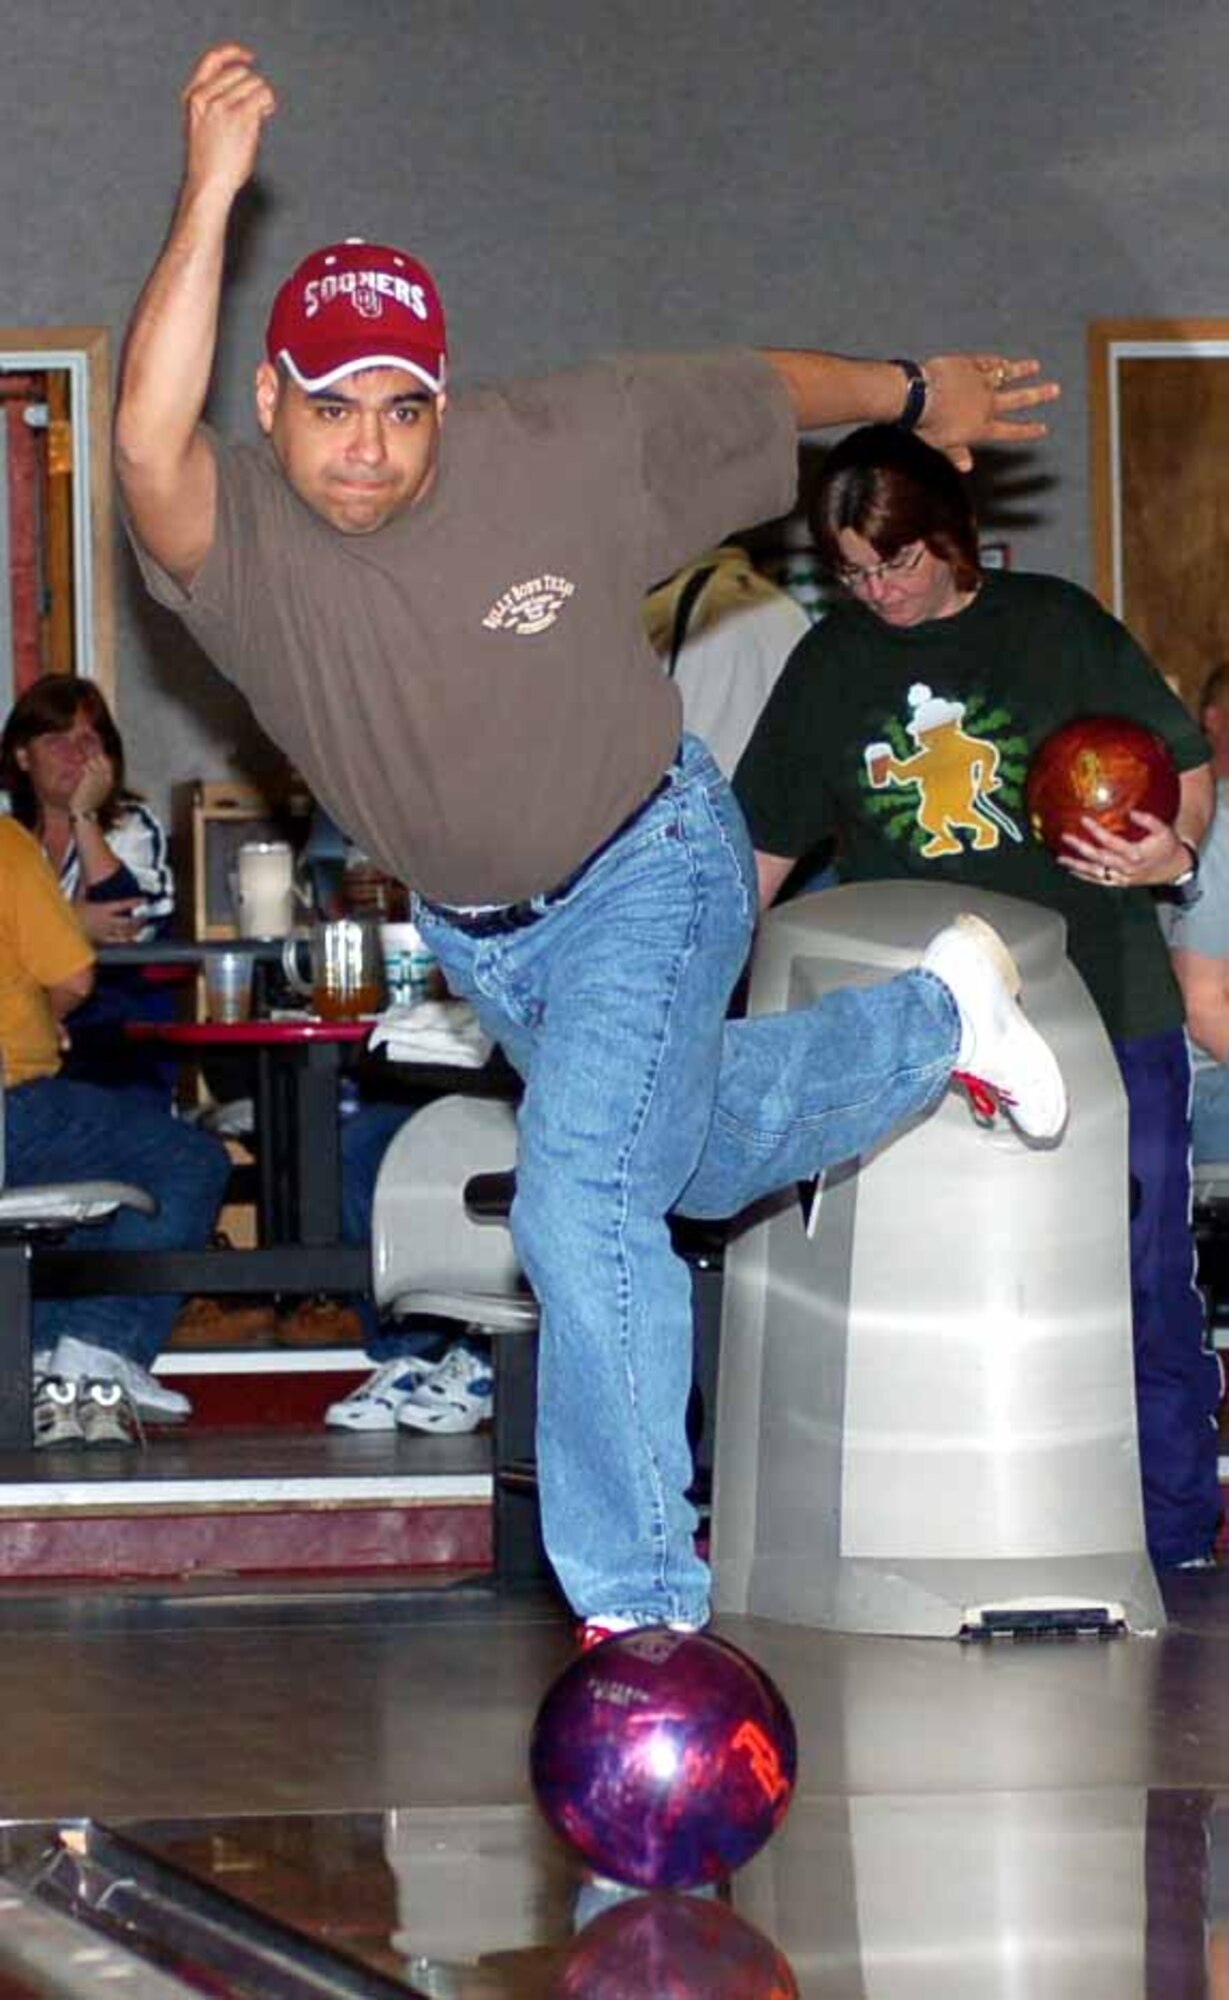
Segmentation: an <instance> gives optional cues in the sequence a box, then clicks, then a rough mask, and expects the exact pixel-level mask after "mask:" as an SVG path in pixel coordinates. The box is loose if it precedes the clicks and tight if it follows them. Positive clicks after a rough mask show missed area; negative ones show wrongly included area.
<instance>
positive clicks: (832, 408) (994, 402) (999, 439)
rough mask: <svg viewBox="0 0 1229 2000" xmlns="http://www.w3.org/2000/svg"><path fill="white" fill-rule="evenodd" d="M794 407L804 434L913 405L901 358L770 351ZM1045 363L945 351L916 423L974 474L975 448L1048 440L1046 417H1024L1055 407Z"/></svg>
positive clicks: (930, 369)
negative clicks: (1042, 376)
mask: <svg viewBox="0 0 1229 2000" xmlns="http://www.w3.org/2000/svg"><path fill="white" fill-rule="evenodd" d="M760 351H761V353H762V354H763V356H764V359H765V360H766V361H769V362H771V364H772V366H773V367H774V368H775V369H776V371H777V374H778V375H779V376H780V377H781V380H782V382H783V383H784V385H785V388H786V391H787V393H788V395H789V398H790V401H791V402H792V403H793V406H794V415H795V418H796V420H797V424H798V428H799V430H800V431H809V430H822V429H824V428H826V427H827V426H828V425H831V424H842V425H844V424H867V423H871V424H873V423H881V424H892V423H899V422H900V421H901V419H902V417H903V416H904V415H905V413H906V410H907V409H908V408H909V398H910V393H911V392H910V381H909V378H908V376H907V374H906V371H905V370H904V369H903V368H902V367H901V364H900V362H899V361H859V360H854V359H851V358H850V357H848V356H846V355H841V354H823V353H819V352H813V351H807V350H802V349H786V348H763V349H761V350H760ZM1039 373H1040V363H1039V362H1037V361H1013V360H1011V359H1009V358H1008V356H1006V355H1002V354H944V355H938V356H935V357H934V358H933V359H931V360H930V361H925V362H923V363H922V364H921V384H920V389H917V390H914V391H913V392H912V393H913V395H914V397H915V399H916V397H917V395H919V394H920V395H921V396H922V398H923V400H922V404H921V410H920V414H919V415H918V416H917V418H916V421H915V422H914V423H913V424H911V426H910V427H911V428H915V429H916V431H917V434H918V436H919V437H920V438H922V439H923V440H924V441H925V442H926V443H927V444H929V445H933V446H934V447H935V448H936V450H938V451H943V452H946V453H947V456H948V457H949V458H950V459H951V460H952V462H953V464H955V465H957V466H959V467H960V469H961V471H962V472H963V471H967V470H968V468H969V466H970V465H971V464H972V463H973V454H972V452H971V450H970V449H969V447H970V446H971V445H975V444H1027V443H1028V442H1029V441H1030V440H1032V439H1034V438H1040V437H1044V436H1045V434H1046V431H1047V429H1048V426H1047V425H1046V424H1045V423H1044V422H1042V421H1041V420H1040V419H1032V420H1029V421H1022V419H1021V414H1020V413H1021V412H1024V411H1027V410H1032V409H1036V408H1038V407H1039V406H1040V405H1041V404H1043V403H1051V402H1053V401H1054V399H1055V397H1056V396H1058V395H1059V393H1060V391H1059V387H1058V384H1057V383H1056V382H1037V381H1033V380H1032V379H1031V378H1032V377H1034V376H1036V375H1038V374H1039Z"/></svg>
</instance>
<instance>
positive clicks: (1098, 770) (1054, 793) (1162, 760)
mask: <svg viewBox="0 0 1229 2000" xmlns="http://www.w3.org/2000/svg"><path fill="white" fill-rule="evenodd" d="M1178 796H1179V783H1178V769H1177V765H1176V764H1175V763H1174V760H1173V754H1172V752H1171V751H1170V748H1169V746H1168V744H1167V743H1165V742H1163V741H1162V739H1161V738H1160V737H1159V736H1158V735H1156V733H1155V731H1153V730H1151V729H1146V728H1145V727H1144V725H1143V723H1142V722H1132V721H1131V719H1130V717H1129V716H1125V715H1089V716H1083V717H1081V718H1079V719H1078V720H1077V721H1075V722H1065V723H1064V724H1063V726H1062V728H1061V729H1055V730H1054V731H1053V732H1052V734H1051V735H1049V736H1047V737H1046V739H1045V741H1044V742H1043V743H1042V744H1041V745H1040V746H1039V747H1038V749H1037V750H1036V752H1035V753H1034V756H1033V761H1032V763H1031V764H1030V766H1029V773H1028V780H1027V783H1026V786H1025V802H1026V805H1027V807H1028V816H1029V823H1030V825H1031V826H1032V829H1033V832H1034V834H1035V835H1036V837H1037V839H1038V840H1042V841H1044V842H1045V845H1046V846H1047V847H1048V848H1049V849H1050V850H1051V852H1052V853H1054V854H1060V853H1068V854H1069V853H1070V851H1071V850H1070V849H1069V848H1064V846H1063V835H1064V834H1066V833H1076V834H1085V833H1086V832H1087V829H1086V828H1085V827H1083V826H1081V824H1080V822H1081V820H1082V819H1084V818H1088V819H1093V820H1096V822H1097V823H1098V825H1099V826H1103V827H1104V828H1105V829H1106V831H1107V832H1109V833H1114V834H1118V835H1120V836H1121V837H1122V838H1123V839H1125V840H1138V839H1139V838H1140V837H1141V835H1142V833H1143V831H1144V829H1143V828H1142V827H1140V826H1137V825H1136V824H1135V823H1134V821H1133V820H1132V818H1131V814H1132V813H1133V812H1147V813H1153V814H1155V816H1156V818H1157V819H1161V820H1164V821H1166V823H1169V822H1171V821H1172V820H1173V819H1174V817H1175V815H1176V813H1177V810H1178Z"/></svg>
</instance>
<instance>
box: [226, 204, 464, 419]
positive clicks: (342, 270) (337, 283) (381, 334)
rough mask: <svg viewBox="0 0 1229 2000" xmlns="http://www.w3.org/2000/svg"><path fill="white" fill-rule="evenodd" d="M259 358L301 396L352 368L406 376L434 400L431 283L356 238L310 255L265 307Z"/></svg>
mask: <svg viewBox="0 0 1229 2000" xmlns="http://www.w3.org/2000/svg"><path fill="white" fill-rule="evenodd" d="M265 351H266V353H267V354H268V357H269V360H270V361H271V362H272V363H273V364H274V366H275V367H276V365H277V363H278V362H279V361H280V362H283V363H284V364H285V366H286V367H287V368H288V369H289V371H290V373H291V374H292V375H293V376H294V379H295V381H296V382H297V383H298V384H299V387H300V388H301V389H327V388H328V387H329V385H330V383H333V382H340V381H341V379H342V377H343V376H344V375H353V374H355V373H356V371H357V370H358V369H360V368H406V369H408V370H409V372H410V374H411V375H417V377H418V379H419V381H420V382H424V383H425V384H426V386H427V388H428V389H430V390H431V392H432V394H433V395H438V394H439V392H440V390H441V389H442V388H443V386H444V378H445V375H446V372H447V364H448V336H447V331H446V329H445V326H444V308H443V306H442V305H441V304H440V295H439V292H438V290H437V288H436V283H435V279H434V278H433V277H432V276H431V273H430V271H428V269H427V267H426V265H425V264H420V263H419V262H418V259H417V258H416V257H411V256H410V255H409V254H408V252H407V251H405V250H393V249H390V248H389V247H388V245H386V244H380V243H365V242H364V241H363V239H362V237H361V236H349V237H347V238H346V241H345V242H344V243H331V244H328V245H327V246H326V247H325V248H324V249H323V250H313V251H312V254H311V256H310V257H305V258H304V259H303V262H302V263H301V264H300V265H299V266H298V269H297V270H295V271H292V272H291V274H290V276H289V277H288V278H287V280H286V282H285V284H284V285H283V286H282V288H281V290H280V292H279V293H278V295H277V297H276V298H275V299H274V301H273V311H272V312H271V313H270V315H269V326H268V331H267V332H266V335H265Z"/></svg>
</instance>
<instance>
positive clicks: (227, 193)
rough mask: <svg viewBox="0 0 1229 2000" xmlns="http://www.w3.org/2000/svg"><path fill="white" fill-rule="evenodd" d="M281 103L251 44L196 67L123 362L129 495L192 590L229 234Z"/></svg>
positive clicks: (149, 533)
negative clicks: (179, 164)
mask: <svg viewBox="0 0 1229 2000" xmlns="http://www.w3.org/2000/svg"><path fill="white" fill-rule="evenodd" d="M276 102H277V100H276V98H275V97H274V94H273V91H272V89H271V87H270V85H269V84H268V83H266V81H265V79H264V78H263V77H262V76H261V75H260V74H259V72H258V71H257V70H256V69H255V68H254V67H253V59H252V52H251V50H250V49H247V48H244V47H243V46H242V44H241V43H238V42H224V43H221V44H219V45H218V46H217V47H215V48H212V49H209V50H208V51H207V52H206V53H205V55H203V56H202V57H201V59H200V61H199V62H198V64H197V65H196V68H195V69H194V71H193V73H192V75H191V77H190V78H189V79H188V83H187V87H186V88H185V90H184V93H183V104H184V116H185V165H184V177H183V182H182V185H181V187H180V191H179V199H178V202H177V204H176V208H175V214H174V217H173V219H172V222H171V228H170V234H169V235H168V237H167V240H166V243H165V245H164V247H163V250H162V253H161V255H160V256H159V258H158V261H157V263H156V264H155V266H154V268H153V271H152V272H151V273H150V276H149V279H148V280H147V282H146V285H145V288H144V290H143V292H142V293H141V296H140V298H139V299H138V301H137V304H136V308H135V310H134V312H133V315H132V319H131V321H130V323H129V327H128V334H127V338H126V340H125V344H124V353H123V356H122V359H121V363H120V379H119V393H118V399H117V403H116V419H115V470H116V476H117V478H118V480H119V485H120V491H121V493H122V494H123V498H124V502H125V505H126V506H127V509H128V512H129V514H130V516H131V518H132V523H133V526H134V528H135V529H136V533H137V535H138V537H139V539H140V541H141V543H142V545H143V547H145V548H146V549H148V551H149V553H150V555H151V556H152V557H153V558H154V560H155V562H157V563H159V564H160V565H161V566H162V568H164V569H165V570H167V571H169V573H170V574H171V575H172V576H173V577H174V578H175V579H176V581H177V582H178V583H181V584H183V585H184V586H185V587H186V586H188V585H190V584H191V582H192V579H193V578H194V577H195V575H196V573H197V571H198V570H199V569H200V566H201V564H202V563H203V562H204V560H205V557H206V556H207V555H208V553H209V550H210V548H211V546H212V544H213V536H214V525H215V517H216V507H217V472H216V468H215V465H214V458H213V450H212V447H211V445H210V443H209V440H208V438H207V437H206V435H205V433H204V432H203V431H202V429H201V427H200V426H201V417H202V415H203V412H204V408H205V399H206V396H207V395H208V392H209V379H210V376H211V374H212V372H213V363H214V355H215V352H216V348H217V335H218V313H219V309H220V306H221V297H222V277H223V265H224V258H225V250H226V230H227V225H228V223H229V221H230V214H231V210H232V208H233V207H234V204H235V200H236V197H237V196H238V194H239V191H240V189H241V188H242V187H243V186H244V185H245V184H246V182H247V181H248V180H249V179H250V177H251V175H252V172H253V170H254V168H255V165H256V157H257V154H258V152H259V150H260V139H261V133H262V131H263V129H264V125H265V121H266V119H268V118H270V117H271V116H272V114H273V112H274V110H275V109H276Z"/></svg>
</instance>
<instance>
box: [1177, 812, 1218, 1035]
mask: <svg viewBox="0 0 1229 2000" xmlns="http://www.w3.org/2000/svg"><path fill="white" fill-rule="evenodd" d="M1198 890H1199V893H1198V895H1197V897H1196V898H1195V900H1194V901H1192V902H1190V903H1189V904H1185V905H1182V906H1180V907H1177V908H1174V907H1173V906H1168V907H1166V908H1165V909H1164V914H1163V926H1162V927H1163V929H1164V930H1165V933H1166V936H1167V937H1168V940H1169V946H1170V953H1171V956H1172V960H1173V968H1174V973H1175V975H1176V977H1177V981H1178V984H1179V986H1180V987H1181V988H1182V998H1183V1002H1184V1004H1185V1007H1186V1025H1187V1029H1188V1031H1189V1033H1190V1037H1191V1040H1192V1041H1194V1042H1197V1043H1198V1044H1199V1047H1200V1048H1201V1049H1206V1050H1207V1052H1208V1054H1209V1055H1210V1056H1212V1057H1213V1058H1214V1059H1215V1060H1216V1061H1217V1062H1229V809H1227V807H1226V804H1225V803H1224V802H1223V801H1222V799H1220V798H1218V799H1217V802H1216V809H1215V812H1214V814H1213V818H1212V824H1211V827H1210V828H1209V830H1208V833H1207V835H1206V838H1205V839H1204V841H1203V844H1202V847H1201V849H1200V855H1199V875H1198Z"/></svg>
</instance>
